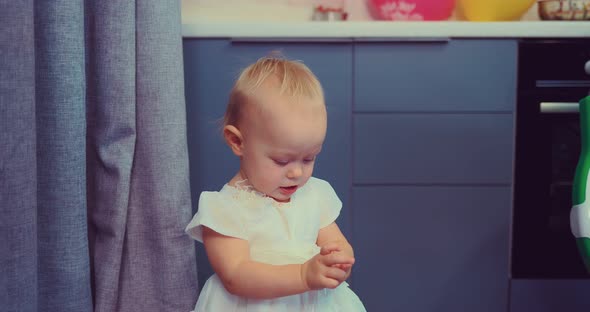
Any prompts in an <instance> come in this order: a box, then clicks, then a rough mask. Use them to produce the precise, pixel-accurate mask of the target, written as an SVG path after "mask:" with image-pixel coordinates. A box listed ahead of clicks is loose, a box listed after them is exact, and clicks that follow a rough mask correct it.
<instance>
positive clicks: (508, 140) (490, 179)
mask: <svg viewBox="0 0 590 312" xmlns="http://www.w3.org/2000/svg"><path fill="white" fill-rule="evenodd" d="M513 124H514V122H513V115H512V114H510V113H507V114H455V113H453V114H426V113H424V114H366V113H365V114H355V115H354V133H353V151H354V152H353V155H354V156H353V161H354V164H353V182H354V183H358V184H384V183H395V184H397V183H410V184H412V183H417V184H425V183H426V184H437V183H455V184H466V183H475V184H482V183H483V184H490V183H492V184H498V183H500V184H509V183H511V181H512V156H513V141H514V133H513V128H514V127H513Z"/></svg>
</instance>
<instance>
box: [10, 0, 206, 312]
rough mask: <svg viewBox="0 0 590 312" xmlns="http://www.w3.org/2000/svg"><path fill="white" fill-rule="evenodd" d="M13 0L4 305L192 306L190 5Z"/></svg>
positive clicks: (127, 310) (128, 310)
mask: <svg viewBox="0 0 590 312" xmlns="http://www.w3.org/2000/svg"><path fill="white" fill-rule="evenodd" d="M0 3H1V5H0V44H1V50H0V66H1V67H0V69H1V71H0V83H1V85H0V91H1V93H0V100H1V102H0V231H1V232H0V234H1V237H0V311H44V312H45V311H60V312H63V311H76V312H79V311H99V312H107V311H108V312H112V311H124V312H133V311H142V312H146V311H185V312H186V311H190V310H191V309H192V308H193V307H194V303H195V301H196V298H197V295H198V289H197V285H198V284H197V277H196V276H197V274H196V265H195V263H196V260H195V249H194V244H193V242H192V241H191V240H190V239H189V238H188V237H187V236H186V235H185V234H184V233H183V229H184V226H186V224H187V223H188V222H189V221H190V218H191V200H190V191H189V176H188V174H189V169H188V152H187V142H186V113H185V101H184V82H183V81H184V80H183V79H184V78H183V63H182V40H181V31H180V2H179V1H154V0H146V1H137V2H135V1H82V0H78V1H63V0H60V1H36V2H34V1H30V0H29V1H5V0H1V1H0Z"/></svg>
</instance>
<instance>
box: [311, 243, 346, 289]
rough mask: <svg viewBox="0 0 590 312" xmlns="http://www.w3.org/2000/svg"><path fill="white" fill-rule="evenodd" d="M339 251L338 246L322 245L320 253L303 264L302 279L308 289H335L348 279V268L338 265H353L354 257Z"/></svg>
mask: <svg viewBox="0 0 590 312" xmlns="http://www.w3.org/2000/svg"><path fill="white" fill-rule="evenodd" d="M338 251H340V249H339V248H338V247H337V246H325V247H322V249H321V250H320V253H319V254H317V255H315V256H314V257H313V258H311V259H309V260H307V261H306V262H305V263H304V264H303V265H302V266H301V279H302V281H303V282H304V283H305V286H306V288H307V289H309V290H316V289H322V288H331V289H334V288H336V287H338V285H340V284H341V283H342V282H343V281H345V280H346V278H347V273H346V270H343V269H341V268H338V267H336V265H348V266H352V264H353V263H354V258H352V257H350V256H347V255H345V254H343V253H340V252H338Z"/></svg>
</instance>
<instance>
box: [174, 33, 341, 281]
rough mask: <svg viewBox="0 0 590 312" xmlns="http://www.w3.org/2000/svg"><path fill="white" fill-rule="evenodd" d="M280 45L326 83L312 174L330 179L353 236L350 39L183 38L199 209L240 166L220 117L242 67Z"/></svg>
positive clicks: (202, 260) (207, 271) (201, 259)
mask: <svg viewBox="0 0 590 312" xmlns="http://www.w3.org/2000/svg"><path fill="white" fill-rule="evenodd" d="M273 50H280V51H281V52H282V53H283V55H285V56H286V57H288V58H290V59H297V60H302V61H303V62H304V63H305V64H306V65H307V66H308V67H310V68H311V70H312V71H313V72H314V73H315V74H316V75H317V76H318V78H319V80H320V81H321V82H322V85H323V88H324V93H325V97H326V105H327V109H328V133H327V137H326V141H325V143H324V146H323V150H322V153H321V154H320V155H319V156H318V160H317V162H316V168H315V171H314V176H316V177H319V178H322V179H325V180H327V181H329V182H330V183H331V184H332V186H333V187H334V189H335V190H336V192H337V193H338V195H339V196H340V198H341V200H342V201H343V204H344V208H343V210H342V213H341V216H340V218H339V219H338V223H339V225H340V227H341V228H342V230H343V232H344V233H345V234H347V235H350V230H349V228H350V226H349V223H350V218H349V217H348V215H349V214H350V213H351V212H350V210H351V209H350V205H349V195H350V194H349V190H350V185H351V170H350V164H351V156H350V155H351V153H350V150H351V146H350V137H351V130H350V129H351V127H350V123H351V117H350V116H351V111H352V94H351V91H350V90H351V88H352V65H351V64H352V44H350V43H345V42H343V43H336V42H335V43H318V42H304V41H301V42H274V43H273V42H256V41H255V40H254V41H252V40H250V41H239V42H236V41H231V40H228V39H185V40H184V64H185V92H186V105H187V127H188V146H189V157H190V170H191V174H190V177H191V191H192V197H193V204H194V206H195V209H196V205H197V203H198V198H199V194H200V193H201V192H202V191H205V190H218V189H220V188H221V187H222V186H223V184H224V183H226V182H227V181H228V180H229V179H230V178H231V177H232V176H233V175H234V174H235V173H236V172H237V170H238V166H239V160H238V158H237V157H236V156H234V155H233V154H232V152H231V151H230V149H229V148H228V147H227V146H226V145H225V142H224V141H223V139H222V136H221V132H220V120H221V118H222V117H223V114H224V112H225V106H226V104H227V99H228V94H229V91H230V89H231V87H232V85H233V82H234V80H235V79H236V78H237V76H238V74H239V72H240V70H241V69H243V68H244V67H246V66H247V65H249V64H250V63H252V62H254V61H256V60H257V59H258V58H260V57H263V56H266V55H268V54H269V53H270V52H271V51H273ZM197 246H198V247H197V248H198V249H197V257H198V268H199V279H200V283H201V284H202V283H204V281H205V280H206V278H207V277H208V276H209V275H211V273H212V270H211V268H210V266H209V264H208V261H207V258H206V256H205V252H204V250H203V248H202V246H201V244H197Z"/></svg>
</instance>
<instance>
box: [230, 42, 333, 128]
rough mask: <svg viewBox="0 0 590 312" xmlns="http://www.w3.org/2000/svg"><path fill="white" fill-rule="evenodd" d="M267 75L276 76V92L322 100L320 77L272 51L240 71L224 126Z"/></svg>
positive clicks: (234, 118)
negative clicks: (278, 87)
mask: <svg viewBox="0 0 590 312" xmlns="http://www.w3.org/2000/svg"><path fill="white" fill-rule="evenodd" d="M269 78H275V79H277V81H278V84H279V86H280V89H279V94H280V95H285V96H289V97H294V98H297V97H306V98H310V99H320V100H321V101H322V102H323V100H324V92H323V90H322V86H321V84H320V81H319V80H318V78H317V77H316V76H315V75H314V74H313V72H312V71H311V70H310V69H309V68H308V67H307V66H305V64H303V62H301V61H296V60H288V59H286V58H284V57H282V56H281V55H280V54H278V53H276V52H274V53H272V54H271V55H270V56H267V57H262V58H260V59H258V60H257V61H256V62H255V63H253V64H251V65H250V66H248V67H246V68H245V69H244V70H243V71H242V72H241V74H240V76H239V77H238V79H237V80H236V83H235V84H234V86H233V88H232V90H231V92H230V95H229V101H228V104H227V108H226V111H225V116H224V118H223V125H224V126H226V125H236V124H237V122H238V121H239V119H240V114H241V112H242V110H243V106H244V105H245V104H246V103H248V102H250V101H251V100H252V97H251V96H252V94H254V92H256V90H258V89H259V88H260V86H262V85H263V84H264V82H265V81H267V80H268V79H269Z"/></svg>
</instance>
